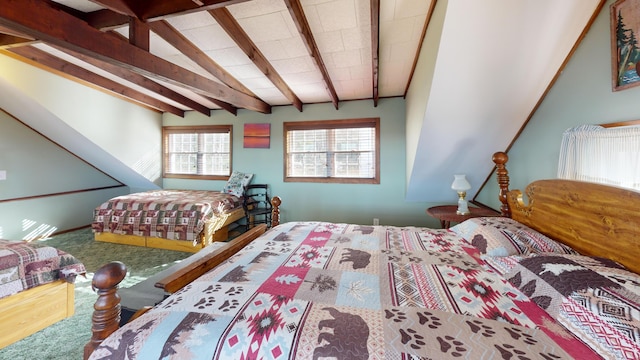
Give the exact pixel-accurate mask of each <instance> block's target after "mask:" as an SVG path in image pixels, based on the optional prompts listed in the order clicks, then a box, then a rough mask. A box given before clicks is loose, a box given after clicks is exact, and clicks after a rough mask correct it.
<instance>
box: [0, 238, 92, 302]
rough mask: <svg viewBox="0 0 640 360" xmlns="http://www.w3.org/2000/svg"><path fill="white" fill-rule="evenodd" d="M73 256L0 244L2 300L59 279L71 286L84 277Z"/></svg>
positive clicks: (29, 245) (16, 243) (22, 244)
mask: <svg viewBox="0 0 640 360" xmlns="http://www.w3.org/2000/svg"><path fill="white" fill-rule="evenodd" d="M85 271H86V270H85V267H84V265H83V264H82V263H81V262H80V261H78V259H76V258H75V257H73V256H72V255H70V254H68V253H66V252H64V251H61V250H58V249H55V248H53V247H50V246H44V245H41V244H34V243H28V242H24V241H9V240H0V298H3V297H5V296H9V295H13V294H15V293H18V292H20V291H23V290H27V289H30V288H33V287H36V286H38V285H43V284H47V283H50V282H53V281H56V280H58V279H64V280H66V281H68V282H70V283H73V282H74V281H75V278H76V276H77V275H78V274H84V273H85Z"/></svg>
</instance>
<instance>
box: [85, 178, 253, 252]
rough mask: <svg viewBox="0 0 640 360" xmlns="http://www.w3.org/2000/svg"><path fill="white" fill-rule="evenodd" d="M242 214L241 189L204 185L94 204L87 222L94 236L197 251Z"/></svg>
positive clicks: (223, 236) (222, 234)
mask: <svg viewBox="0 0 640 360" xmlns="http://www.w3.org/2000/svg"><path fill="white" fill-rule="evenodd" d="M243 217H244V209H243V207H242V199H241V195H240V196H237V195H234V194H229V193H226V192H221V191H208V190H166V189H161V190H150V191H144V192H139V193H133V194H128V195H121V196H117V197H114V198H112V199H110V200H108V201H106V202H104V203H103V204H101V205H99V206H98V207H97V208H96V209H95V211H94V216H93V222H92V223H91V228H92V230H93V232H94V234H95V239H96V240H98V241H106V242H114V243H122V244H128V245H138V246H146V247H155V248H162V249H169V250H180V251H190V252H197V251H198V250H200V249H201V248H203V247H205V246H207V245H209V244H211V243H212V242H213V241H223V240H226V239H227V237H228V225H229V224H231V223H233V222H234V221H237V220H238V219H241V218H243Z"/></svg>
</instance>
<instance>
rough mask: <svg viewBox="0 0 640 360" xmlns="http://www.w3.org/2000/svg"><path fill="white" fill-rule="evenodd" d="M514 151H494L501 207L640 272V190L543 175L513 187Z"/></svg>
mask: <svg viewBox="0 0 640 360" xmlns="http://www.w3.org/2000/svg"><path fill="white" fill-rule="evenodd" d="M508 159H509V157H508V156H507V154H505V153H504V152H497V153H495V154H494V155H493V161H494V162H495V164H496V169H497V175H498V184H499V185H500V201H501V202H502V207H501V212H502V214H503V215H504V216H510V217H511V218H512V219H514V220H516V221H518V222H521V223H523V224H525V225H527V226H529V227H531V228H533V229H535V230H537V231H539V232H541V233H543V234H545V235H547V236H549V237H550V238H552V239H555V240H557V241H560V242H562V243H565V244H567V245H569V246H571V247H572V248H574V249H576V250H577V251H579V252H580V253H582V254H584V255H590V256H600V257H605V258H608V259H611V260H615V261H617V262H619V263H621V264H622V265H624V266H626V267H627V268H629V269H630V270H632V271H634V272H636V273H640V193H638V192H636V191H633V190H629V189H623V188H618V187H613V186H608V185H602V184H595V183H588V182H583V181H573V180H560V179H556V180H538V181H534V182H532V183H531V184H529V185H528V186H527V187H526V189H525V194H526V196H527V197H528V202H527V201H526V200H525V198H524V196H523V194H522V192H521V191H520V190H509V174H508V172H507V170H506V168H505V164H506V163H507V161H508Z"/></svg>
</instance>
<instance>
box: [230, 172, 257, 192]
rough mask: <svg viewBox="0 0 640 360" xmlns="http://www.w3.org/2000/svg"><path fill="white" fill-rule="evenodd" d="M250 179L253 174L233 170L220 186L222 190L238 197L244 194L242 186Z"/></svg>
mask: <svg viewBox="0 0 640 360" xmlns="http://www.w3.org/2000/svg"><path fill="white" fill-rule="evenodd" d="M251 179H253V174H250V173H243V172H240V171H235V170H234V171H233V173H231V176H229V180H227V183H226V184H225V185H224V187H223V188H222V192H223V193H226V194H231V195H235V196H238V197H240V196H242V194H244V188H245V187H246V186H247V185H249V183H250V182H251Z"/></svg>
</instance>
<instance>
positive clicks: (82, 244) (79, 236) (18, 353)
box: [0, 229, 191, 360]
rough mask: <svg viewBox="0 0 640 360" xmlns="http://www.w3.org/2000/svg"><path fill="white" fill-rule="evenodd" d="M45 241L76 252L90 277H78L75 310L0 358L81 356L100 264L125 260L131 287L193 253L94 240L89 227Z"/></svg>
mask: <svg viewBox="0 0 640 360" xmlns="http://www.w3.org/2000/svg"><path fill="white" fill-rule="evenodd" d="M44 242H45V243H46V244H47V245H51V246H54V247H56V248H58V249H61V250H64V251H66V252H68V253H70V254H72V255H74V256H75V257H76V258H78V259H79V260H80V261H82V262H83V263H84V265H85V266H86V268H87V271H88V274H87V278H86V279H85V278H82V277H78V278H77V280H76V290H75V297H76V298H75V307H76V308H75V314H74V315H73V316H72V317H70V318H68V319H64V320H62V321H60V322H58V323H56V324H53V325H51V326H49V327H48V328H46V329H44V330H41V331H39V332H37V333H35V334H33V335H31V336H29V337H27V338H25V339H23V340H20V341H18V342H16V343H14V344H12V345H9V346H7V347H5V348H4V349H1V350H0V359H7V360H9V359H10V360H22V359H52V360H53V359H56V360H57V359H60V360H72V359H82V353H83V348H84V345H85V344H86V343H87V342H88V341H89V339H90V338H91V315H92V313H93V303H94V302H95V299H96V294H95V293H94V292H93V291H92V290H91V278H92V276H93V273H94V272H95V271H96V270H97V269H98V268H100V266H102V265H104V264H106V263H108V262H110V261H115V260H117V261H122V262H123V263H124V264H125V265H126V266H127V270H128V273H127V277H126V278H125V280H124V281H123V283H122V284H121V287H129V286H132V285H134V284H137V283H138V282H140V281H142V280H144V279H146V278H147V277H149V276H151V275H153V274H155V273H157V272H159V271H161V270H163V269H165V268H167V267H168V266H171V265H173V264H174V263H175V262H177V261H180V260H182V259H184V258H186V257H188V256H189V255H191V254H190V253H185V252H179V251H171V250H160V249H149V248H144V247H138V246H129V245H118V244H111V243H103V242H98V241H94V240H93V233H92V232H91V230H90V229H82V230H77V231H73V232H69V233H66V234H61V235H57V236H54V237H51V238H49V239H47V240H44ZM7 330H8V329H1V331H7Z"/></svg>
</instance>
